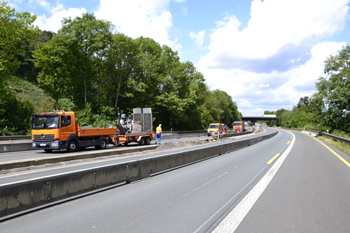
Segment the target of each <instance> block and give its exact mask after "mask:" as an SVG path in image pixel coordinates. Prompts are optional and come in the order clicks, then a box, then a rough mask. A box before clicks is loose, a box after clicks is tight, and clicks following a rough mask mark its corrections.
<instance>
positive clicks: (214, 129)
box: [207, 123, 224, 137]
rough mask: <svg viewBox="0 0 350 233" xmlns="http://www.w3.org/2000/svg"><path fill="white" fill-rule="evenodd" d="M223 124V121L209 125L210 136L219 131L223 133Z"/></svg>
mask: <svg viewBox="0 0 350 233" xmlns="http://www.w3.org/2000/svg"><path fill="white" fill-rule="evenodd" d="M223 125H224V124H222V123H211V124H210V125H209V126H208V130H207V133H208V137H209V136H212V134H213V133H215V132H217V133H218V134H219V135H221V134H223Z"/></svg>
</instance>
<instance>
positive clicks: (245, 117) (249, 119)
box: [242, 115, 277, 124]
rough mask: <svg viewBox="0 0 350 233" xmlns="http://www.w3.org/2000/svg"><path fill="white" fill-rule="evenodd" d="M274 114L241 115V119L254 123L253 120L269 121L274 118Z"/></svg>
mask: <svg viewBox="0 0 350 233" xmlns="http://www.w3.org/2000/svg"><path fill="white" fill-rule="evenodd" d="M276 119H277V118H276V115H262V116H243V117H242V121H251V122H252V123H253V124H255V121H271V120H276Z"/></svg>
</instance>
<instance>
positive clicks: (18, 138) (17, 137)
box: [0, 135, 31, 141]
mask: <svg viewBox="0 0 350 233" xmlns="http://www.w3.org/2000/svg"><path fill="white" fill-rule="evenodd" d="M30 139H31V136H30V135H21V136H0V141H11V140H30Z"/></svg>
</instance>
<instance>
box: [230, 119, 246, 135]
mask: <svg viewBox="0 0 350 233" xmlns="http://www.w3.org/2000/svg"><path fill="white" fill-rule="evenodd" d="M232 125H233V131H234V132H235V133H237V132H238V128H239V130H240V132H245V131H246V128H245V124H244V122H243V121H234V122H233V124H232Z"/></svg>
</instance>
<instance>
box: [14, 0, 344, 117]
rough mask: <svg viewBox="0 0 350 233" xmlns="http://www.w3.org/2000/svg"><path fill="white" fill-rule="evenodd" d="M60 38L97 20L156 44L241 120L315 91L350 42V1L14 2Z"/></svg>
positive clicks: (15, 5)
mask: <svg viewBox="0 0 350 233" xmlns="http://www.w3.org/2000/svg"><path fill="white" fill-rule="evenodd" d="M8 2H9V4H10V6H12V7H14V8H15V9H16V11H28V12H31V13H33V14H36V15H37V16H38V18H37V20H36V22H35V23H36V25H38V26H39V28H40V29H42V30H51V31H57V30H58V29H59V28H60V26H61V20H62V18H63V17H72V18H74V17H76V16H81V14H82V13H85V12H89V13H92V12H93V13H94V14H95V15H96V16H97V18H99V19H105V20H109V21H111V22H112V23H113V24H114V25H115V26H116V29H117V31H118V32H121V33H124V34H126V35H128V36H130V37H132V38H137V37H139V36H144V37H151V38H153V39H155V40H156V41H157V42H158V43H160V44H162V45H163V44H165V45H168V46H170V47H172V48H173V49H174V50H176V51H178V52H179V56H180V58H181V60H182V61H191V62H192V63H193V64H195V66H196V68H197V70H198V71H200V72H201V73H203V75H204V78H205V79H206V82H207V84H208V86H209V87H210V89H212V90H214V89H220V90H223V91H226V92H227V93H228V94H229V95H230V96H231V97H232V100H233V101H234V102H236V103H237V105H238V108H239V111H241V112H242V113H243V115H245V116H247V115H262V114H263V112H264V110H269V111H274V110H278V109H281V108H284V109H292V108H293V105H296V104H297V102H298V101H299V98H300V97H304V96H310V95H312V94H313V93H314V92H315V91H316V88H315V82H317V80H318V78H319V77H321V76H324V74H323V62H324V61H325V59H326V58H327V57H328V56H329V55H331V54H335V53H336V52H337V51H338V50H339V49H341V47H342V46H343V45H345V44H348V43H349V40H350V22H349V20H350V18H349V2H350V0H253V1H248V0H231V1H229V0H216V1H209V0H192V1H191V0H129V1H125V0H122V1H120V0H86V1H82V0H53V1H52V0H11V1H8Z"/></svg>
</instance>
